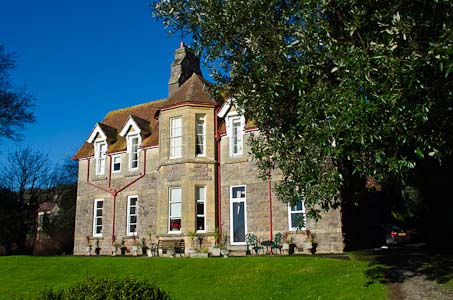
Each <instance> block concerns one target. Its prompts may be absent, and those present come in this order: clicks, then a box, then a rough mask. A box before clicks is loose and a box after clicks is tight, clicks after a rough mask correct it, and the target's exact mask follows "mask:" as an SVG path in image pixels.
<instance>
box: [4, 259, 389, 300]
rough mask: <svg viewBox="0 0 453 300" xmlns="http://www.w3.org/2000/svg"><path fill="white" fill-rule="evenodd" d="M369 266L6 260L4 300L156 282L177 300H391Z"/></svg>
mask: <svg viewBox="0 0 453 300" xmlns="http://www.w3.org/2000/svg"><path fill="white" fill-rule="evenodd" d="M367 264H368V263H367V262H363V261H355V260H339V259H329V258H320V257H305V256H291V257H288V256H285V257H240V258H227V259H224V258H210V259H188V258H175V259H171V258H133V257H74V256H60V257H32V256H9V257H8V256H6V257H0V266H1V269H0V270H1V272H0V299H11V298H14V297H17V296H21V297H24V298H25V299H32V297H33V295H36V293H37V292H38V291H41V290H43V289H44V288H63V287H68V286H70V285H71V284H72V283H75V282H78V281H80V280H83V279H85V278H87V277H95V278H103V277H109V278H125V277H131V276H132V277H135V278H138V279H146V280H150V281H152V282H155V283H156V284H157V285H158V286H159V287H161V288H162V289H164V290H166V291H168V292H170V294H171V296H172V299H176V300H182V299H185V300H186V299H187V300H189V299H213V300H216V299H377V300H378V299H386V288H385V287H384V285H382V284H380V283H377V282H376V283H373V284H367V282H369V281H368V279H367V278H366V276H365V272H366V269H367Z"/></svg>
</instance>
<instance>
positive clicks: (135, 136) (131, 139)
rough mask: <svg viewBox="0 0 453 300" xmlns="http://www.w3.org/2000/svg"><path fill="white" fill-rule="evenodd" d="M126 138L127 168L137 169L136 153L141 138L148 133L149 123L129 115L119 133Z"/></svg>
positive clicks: (138, 149) (137, 152) (141, 140)
mask: <svg viewBox="0 0 453 300" xmlns="http://www.w3.org/2000/svg"><path fill="white" fill-rule="evenodd" d="M119 135H120V136H121V137H122V138H125V139H126V145H127V146H126V151H127V154H128V156H129V164H128V167H129V170H132V171H133V170H137V169H138V165H139V159H138V154H139V151H140V146H141V144H142V142H143V140H144V139H145V138H146V137H148V136H149V135H150V124H149V122H148V121H146V120H143V119H141V118H139V117H136V116H134V115H129V118H128V120H127V121H126V124H125V125H124V126H123V129H122V130H121V132H120V134H119Z"/></svg>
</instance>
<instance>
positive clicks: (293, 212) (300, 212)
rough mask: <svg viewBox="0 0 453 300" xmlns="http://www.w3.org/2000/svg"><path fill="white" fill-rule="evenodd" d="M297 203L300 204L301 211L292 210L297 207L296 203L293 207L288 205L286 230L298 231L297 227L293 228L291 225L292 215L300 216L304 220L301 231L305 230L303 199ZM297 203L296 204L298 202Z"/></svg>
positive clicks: (305, 218)
mask: <svg viewBox="0 0 453 300" xmlns="http://www.w3.org/2000/svg"><path fill="white" fill-rule="evenodd" d="M299 201H301V202H302V209H301V210H292V208H293V207H297V203H296V205H295V206H291V204H288V230H294V231H295V230H298V229H297V227H293V226H292V224H291V216H292V215H293V214H295V215H296V214H302V215H303V217H304V220H305V226H304V227H303V228H302V230H305V229H306V228H307V223H306V222H307V216H306V215H305V203H304V199H300V200H299ZM299 201H298V202H299Z"/></svg>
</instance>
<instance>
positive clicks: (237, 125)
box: [227, 115, 245, 156]
mask: <svg viewBox="0 0 453 300" xmlns="http://www.w3.org/2000/svg"><path fill="white" fill-rule="evenodd" d="M244 125H245V122H244V117H242V116H239V115H233V116H230V117H228V123H227V126H228V128H227V129H228V136H229V139H230V156H237V155H242V154H243V147H244V138H243V137H244Z"/></svg>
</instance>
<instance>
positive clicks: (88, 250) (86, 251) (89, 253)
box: [85, 246, 91, 256]
mask: <svg viewBox="0 0 453 300" xmlns="http://www.w3.org/2000/svg"><path fill="white" fill-rule="evenodd" d="M85 253H86V255H87V256H90V255H91V246H86V247H85Z"/></svg>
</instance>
